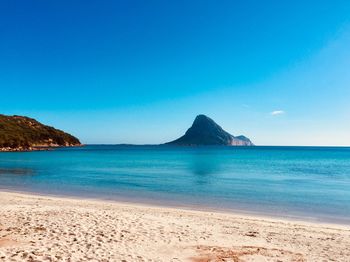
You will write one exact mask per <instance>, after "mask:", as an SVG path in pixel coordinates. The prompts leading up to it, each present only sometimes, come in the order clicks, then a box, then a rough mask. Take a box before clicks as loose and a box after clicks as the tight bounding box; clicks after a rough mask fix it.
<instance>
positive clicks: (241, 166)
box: [0, 146, 350, 224]
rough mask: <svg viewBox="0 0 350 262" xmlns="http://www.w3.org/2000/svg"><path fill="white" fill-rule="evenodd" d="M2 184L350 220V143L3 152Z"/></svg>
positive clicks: (40, 190)
mask: <svg viewBox="0 0 350 262" xmlns="http://www.w3.org/2000/svg"><path fill="white" fill-rule="evenodd" d="M0 188H2V189H9V190H16V191H29V192H36V193H45V194H47V193H50V194H55V195H69V196H82V197H94V198H103V199H115V200H126V201H134V202H147V203H154V204H164V205H175V206H189V207H198V208H209V209H219V210H221V209H224V210H235V211H237V210H239V211H243V212H257V213H262V214H267V215H274V216H282V217H299V218H301V219H312V220H320V221H325V222H340V223H346V224H350V148H335V147H334V148H329V147H328V148H326V147H247V148H245V147H170V146H85V147H82V148H62V149H58V150H54V151H40V152H25V153H23V152H22V153H0Z"/></svg>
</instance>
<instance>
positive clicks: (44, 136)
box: [0, 114, 81, 151]
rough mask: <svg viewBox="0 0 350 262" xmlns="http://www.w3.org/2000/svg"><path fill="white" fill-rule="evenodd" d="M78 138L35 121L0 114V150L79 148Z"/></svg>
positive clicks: (23, 117)
mask: <svg viewBox="0 0 350 262" xmlns="http://www.w3.org/2000/svg"><path fill="white" fill-rule="evenodd" d="M79 145H81V143H80V141H79V139H78V138H76V137H74V136H72V135H70V134H67V133H65V132H63V131H61V130H58V129H55V128H53V127H51V126H46V125H43V124H41V123H40V122H38V121H36V120H35V119H32V118H29V117H25V116H6V115H1V114H0V150H1V151H12V150H18V151H20V150H32V149H33V148H36V147H57V146H79Z"/></svg>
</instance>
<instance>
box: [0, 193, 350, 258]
mask: <svg viewBox="0 0 350 262" xmlns="http://www.w3.org/2000/svg"><path fill="white" fill-rule="evenodd" d="M0 204H1V207H2V208H1V209H0V259H2V260H4V261H31V259H34V260H45V258H46V259H49V258H52V259H53V260H60V259H61V260H64V259H72V260H77V259H78V260H79V259H82V260H86V259H88V258H94V259H97V260H100V261H103V260H105V261H110V260H112V261H115V260H117V261H120V260H123V259H125V260H127V261H146V260H147V261H148V260H150V261H194V262H198V261H221V260H220V259H221V258H230V259H241V260H240V261H277V260H274V259H280V260H282V261H320V260H322V259H326V260H331V259H334V260H335V261H346V259H347V258H348V257H350V227H349V226H344V225H338V224H325V223H314V222H301V221H295V220H285V219H275V218H270V217H262V216H256V215H243V214H232V213H223V212H216V211H215V212H213V211H202V210H189V209H182V208H173V207H159V206H154V205H148V204H135V203H125V202H116V201H108V200H96V199H80V198H79V199H77V198H71V197H69V198H66V197H54V196H50V195H36V194H28V193H25V194H24V193H15V192H8V191H3V190H0ZM210 259H212V260H210ZM259 259H260V260H259ZM237 261H238V260H237Z"/></svg>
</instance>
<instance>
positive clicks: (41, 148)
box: [0, 144, 85, 152]
mask: <svg viewBox="0 0 350 262" xmlns="http://www.w3.org/2000/svg"><path fill="white" fill-rule="evenodd" d="M82 146H85V145H83V144H82V145H71V146H31V147H28V148H23V147H16V148H11V147H1V148H0V152H32V151H51V150H55V149H58V148H70V147H82Z"/></svg>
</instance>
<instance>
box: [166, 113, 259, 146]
mask: <svg viewBox="0 0 350 262" xmlns="http://www.w3.org/2000/svg"><path fill="white" fill-rule="evenodd" d="M166 144H167V145H183V146H186V145H187V146H189V145H223V146H254V144H253V143H252V141H250V139H249V138H247V137H245V136H242V135H241V136H233V135H231V134H229V133H228V132H226V131H225V130H223V129H222V128H221V126H219V125H218V124H217V123H215V122H214V120H212V119H211V118H209V117H207V116H206V115H198V116H197V117H196V119H195V120H194V122H193V124H192V126H191V127H190V128H189V129H188V130H187V131H186V133H185V134H184V135H183V136H182V137H180V138H178V139H176V140H174V141H171V142H168V143H166Z"/></svg>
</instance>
